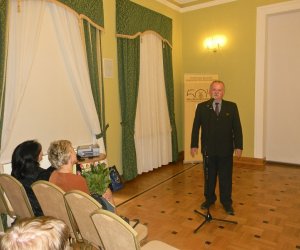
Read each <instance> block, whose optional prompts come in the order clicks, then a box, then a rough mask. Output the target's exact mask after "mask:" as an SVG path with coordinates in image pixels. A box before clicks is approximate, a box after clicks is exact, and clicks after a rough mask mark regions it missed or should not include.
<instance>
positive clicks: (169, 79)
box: [162, 43, 178, 161]
mask: <svg viewBox="0 0 300 250" xmlns="http://www.w3.org/2000/svg"><path fill="white" fill-rule="evenodd" d="M162 47H163V48H162V49H163V63H164V77H165V85H166V95H167V102H168V110H169V117H170V124H171V128H172V132H171V136H172V160H173V161H177V160H178V142H177V129H176V123H175V112H174V84H173V67H172V48H171V47H170V46H169V44H168V43H163V46H162Z"/></svg>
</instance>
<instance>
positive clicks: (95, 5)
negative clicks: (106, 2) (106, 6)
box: [57, 0, 104, 28]
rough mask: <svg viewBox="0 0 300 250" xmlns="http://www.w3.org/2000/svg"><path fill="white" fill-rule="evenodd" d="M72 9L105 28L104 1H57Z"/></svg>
mask: <svg viewBox="0 0 300 250" xmlns="http://www.w3.org/2000/svg"><path fill="white" fill-rule="evenodd" d="M57 1H58V2H61V3H63V4H65V5H66V6H68V7H70V8H71V9H73V10H74V11H76V12H77V13H78V14H80V15H84V16H86V17H88V19H90V20H91V21H92V22H93V23H95V24H96V25H98V26H100V27H102V28H103V27H104V17H103V0H88V1H82V0H57Z"/></svg>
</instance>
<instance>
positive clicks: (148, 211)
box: [114, 163, 300, 250]
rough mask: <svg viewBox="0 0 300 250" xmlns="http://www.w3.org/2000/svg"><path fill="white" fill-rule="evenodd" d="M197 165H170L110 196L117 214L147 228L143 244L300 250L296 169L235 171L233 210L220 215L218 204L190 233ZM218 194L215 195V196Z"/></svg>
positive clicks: (197, 197) (197, 195) (299, 175)
mask: <svg viewBox="0 0 300 250" xmlns="http://www.w3.org/2000/svg"><path fill="white" fill-rule="evenodd" d="M203 188H204V185H203V167H202V164H196V165H195V164H194V165H193V164H185V165H184V164H182V163H176V164H170V165H168V166H163V167H161V168H158V169H156V170H154V171H152V172H149V173H145V174H142V175H140V176H138V177H137V178H136V179H135V180H133V181H129V182H127V183H125V187H124V188H123V189H122V190H119V191H117V192H115V193H114V197H115V201H116V203H117V206H118V208H117V209H118V214H122V215H125V216H127V217H129V218H139V219H140V221H141V223H143V224H146V225H147V226H148V231H149V233H148V238H147V240H154V239H157V240H161V241H164V242H166V243H168V244H170V245H173V246H174V247H177V248H179V249H182V250H185V249H186V250H199V249H230V250H243V249H246V250H274V249H276V250H277V249H282V250H287V249H300V167H290V166H283V165H275V164H273V165H270V164H267V165H266V167H265V169H257V168H255V167H254V166H243V167H242V166H238V167H237V166H235V167H234V174H233V202H234V203H233V207H234V210H235V215H234V216H230V215H227V214H226V213H225V211H224V210H223V207H222V206H221V204H220V202H219V201H218V200H217V202H216V203H215V205H214V206H212V207H211V209H210V212H211V215H212V217H213V218H218V219H225V220H234V221H237V222H238V224H231V223H227V222H220V221H215V220H212V221H210V222H209V223H206V224H205V225H204V226H203V227H201V228H200V229H199V231H198V232H197V233H194V232H193V231H194V229H196V228H197V227H198V226H199V225H200V224H201V223H202V222H203V220H204V218H203V217H202V216H200V215H199V214H197V213H195V212H194V210H195V209H198V210H199V211H201V212H203V213H205V211H202V210H200V208H199V206H200V204H201V202H202V201H203ZM216 192H217V195H218V190H217V191H216Z"/></svg>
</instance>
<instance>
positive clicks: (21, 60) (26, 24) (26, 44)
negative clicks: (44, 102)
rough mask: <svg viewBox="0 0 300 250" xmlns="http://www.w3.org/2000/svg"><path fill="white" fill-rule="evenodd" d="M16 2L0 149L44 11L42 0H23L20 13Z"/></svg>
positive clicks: (12, 118) (15, 109)
mask: <svg viewBox="0 0 300 250" xmlns="http://www.w3.org/2000/svg"><path fill="white" fill-rule="evenodd" d="M17 5H18V2H17V0H11V2H10V11H9V45H8V58H7V73H6V75H7V77H6V86H5V110H4V120H3V130H2V139H1V152H3V151H5V149H6V147H7V144H8V140H9V138H10V136H11V133H12V129H13V127H14V123H15V120H16V117H17V115H18V111H19V108H20V105H21V103H22V98H23V95H24V92H25V90H26V86H27V84H28V79H29V75H30V72H31V68H32V64H33V61H34V57H35V55H36V51H37V44H38V40H39V34H40V31H41V27H42V19H43V15H44V11H45V2H44V1H36V0H35V1H23V2H22V9H21V11H20V12H18V11H17V9H18V7H17ZM1 155H2V154H1Z"/></svg>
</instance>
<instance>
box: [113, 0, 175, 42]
mask: <svg viewBox="0 0 300 250" xmlns="http://www.w3.org/2000/svg"><path fill="white" fill-rule="evenodd" d="M116 16H117V18H116V22H117V36H120V37H125V36H132V37H134V36H135V35H136V34H139V33H143V32H145V31H148V30H151V31H155V32H157V33H158V34H159V35H160V36H161V37H162V38H163V39H165V40H167V41H168V43H169V44H172V19H171V18H169V17H166V16H164V15H162V14H160V13H157V12H155V11H152V10H150V9H147V8H144V7H142V6H140V5H138V4H135V3H133V2H131V1H129V0H117V1H116Z"/></svg>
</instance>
